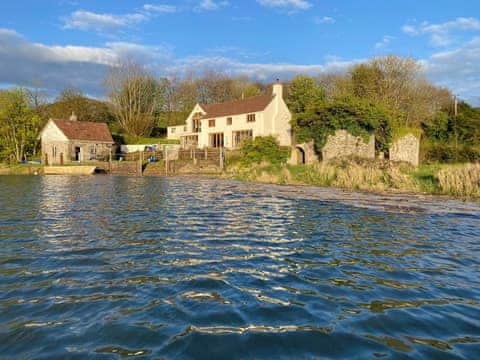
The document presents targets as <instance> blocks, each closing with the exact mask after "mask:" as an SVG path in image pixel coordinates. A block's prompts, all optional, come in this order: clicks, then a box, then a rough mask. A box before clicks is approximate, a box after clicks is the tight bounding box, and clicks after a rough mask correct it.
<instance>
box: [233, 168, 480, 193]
mask: <svg viewBox="0 0 480 360" xmlns="http://www.w3.org/2000/svg"><path fill="white" fill-rule="evenodd" d="M225 176H226V177H227V178H232V179H236V180H243V181H256V182H264V183H273V184H288V185H314V186H323V187H337V188H343V189H349V190H359V191H372V192H402V193H424V194H436V195H449V196H454V197H461V198H478V199H480V164H461V165H460V164H459V165H422V166H420V167H419V168H414V167H412V166H409V165H407V164H392V163H390V162H388V161H378V160H375V161H371V160H353V159H348V160H347V159H344V160H338V161H334V162H330V163H319V164H315V165H311V166H307V165H285V164H283V165H271V164H269V163H267V162H263V163H260V164H251V165H248V166H245V164H242V163H241V162H233V163H231V164H230V166H229V168H228V170H227V172H226V173H225Z"/></svg>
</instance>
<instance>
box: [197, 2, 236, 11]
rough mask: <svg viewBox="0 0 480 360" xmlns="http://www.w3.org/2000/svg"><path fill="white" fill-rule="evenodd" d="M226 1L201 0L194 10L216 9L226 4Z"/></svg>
mask: <svg viewBox="0 0 480 360" xmlns="http://www.w3.org/2000/svg"><path fill="white" fill-rule="evenodd" d="M228 5H229V2H228V1H217V0H202V1H201V2H200V4H199V5H198V7H197V8H196V10H206V11H210V10H218V9H220V8H222V7H225V6H228Z"/></svg>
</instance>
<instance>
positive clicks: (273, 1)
mask: <svg viewBox="0 0 480 360" xmlns="http://www.w3.org/2000/svg"><path fill="white" fill-rule="evenodd" d="M257 2H258V3H259V4H260V5H262V6H266V7H271V8H283V9H295V10H307V9H309V8H311V7H312V4H311V3H310V2H308V1H306V0H257Z"/></svg>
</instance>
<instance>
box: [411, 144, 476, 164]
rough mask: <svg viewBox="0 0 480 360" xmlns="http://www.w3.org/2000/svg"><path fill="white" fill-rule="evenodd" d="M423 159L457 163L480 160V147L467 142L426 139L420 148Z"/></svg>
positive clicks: (425, 160) (433, 161) (427, 161)
mask: <svg viewBox="0 0 480 360" xmlns="http://www.w3.org/2000/svg"><path fill="white" fill-rule="evenodd" d="M420 150H421V152H420V157H421V161H422V162H425V163H435V162H440V163H456V162H462V163H465V162H476V161H480V147H475V146H471V145H468V144H465V143H459V144H456V143H455V142H453V141H452V142H440V141H435V142H431V141H428V140H426V141H424V142H422V144H421V148H420Z"/></svg>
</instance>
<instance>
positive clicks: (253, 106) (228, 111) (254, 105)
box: [200, 95, 274, 119]
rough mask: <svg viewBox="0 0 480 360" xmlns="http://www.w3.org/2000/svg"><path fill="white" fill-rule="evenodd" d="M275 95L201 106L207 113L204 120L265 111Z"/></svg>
mask: <svg viewBox="0 0 480 360" xmlns="http://www.w3.org/2000/svg"><path fill="white" fill-rule="evenodd" d="M273 98H274V96H273V95H262V96H255V97H251V98H247V99H244V100H235V101H227V102H224V103H217V104H200V106H201V108H202V109H203V110H205V112H206V113H207V114H206V115H205V116H204V117H203V118H204V119H211V118H216V117H222V116H229V115H240V114H250V113H254V112H258V111H263V110H265V108H266V107H267V106H268V104H270V103H271V102H272V100H273Z"/></svg>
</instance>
